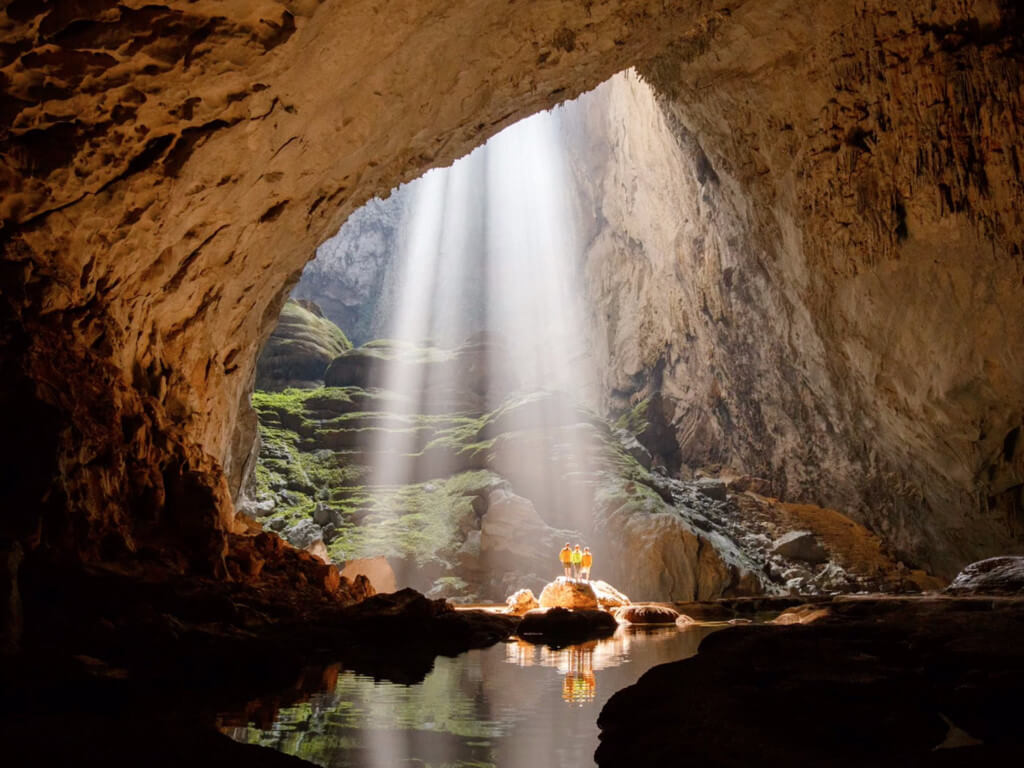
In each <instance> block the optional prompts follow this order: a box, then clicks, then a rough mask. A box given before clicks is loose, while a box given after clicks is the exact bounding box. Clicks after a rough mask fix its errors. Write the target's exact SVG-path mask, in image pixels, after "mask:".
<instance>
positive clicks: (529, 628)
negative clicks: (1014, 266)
mask: <svg viewBox="0 0 1024 768" xmlns="http://www.w3.org/2000/svg"><path fill="white" fill-rule="evenodd" d="M618 625H619V624H618V622H617V621H615V617H614V616H612V615H611V614H610V613H608V612H606V611H600V610H586V609H582V608H580V609H576V610H572V611H570V610H567V609H565V608H549V609H545V608H540V609H538V610H535V611H530V612H529V613H527V614H526V615H525V616H523V620H522V622H520V624H519V629H518V630H517V634H518V635H519V636H520V637H522V638H524V639H526V640H531V641H537V642H559V643H576V642H582V641H584V640H589V639H591V638H594V637H606V636H607V635H611V634H614V633H615V629H616V628H617V627H618Z"/></svg>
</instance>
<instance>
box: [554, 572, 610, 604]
mask: <svg viewBox="0 0 1024 768" xmlns="http://www.w3.org/2000/svg"><path fill="white" fill-rule="evenodd" d="M540 607H541V608H572V609H581V608H582V609H590V610H594V609H597V608H599V607H600V604H599V603H598V600H597V593H596V592H595V591H594V587H593V586H592V585H591V584H590V582H587V581H573V580H572V579H567V578H565V577H564V576H559V577H558V578H557V579H555V580H554V581H552V582H551V583H550V584H548V585H547V586H546V587H544V591H543V592H541V593H540Z"/></svg>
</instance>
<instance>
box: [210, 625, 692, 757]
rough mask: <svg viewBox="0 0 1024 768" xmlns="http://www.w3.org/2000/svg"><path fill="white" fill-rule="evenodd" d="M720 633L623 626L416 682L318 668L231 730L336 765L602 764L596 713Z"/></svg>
mask: <svg viewBox="0 0 1024 768" xmlns="http://www.w3.org/2000/svg"><path fill="white" fill-rule="evenodd" d="M710 631H712V630H710V629H708V628H704V627H693V628H690V629H688V630H686V631H679V630H677V629H676V628H674V627H667V628H657V629H646V630H644V629H640V628H636V627H622V628H620V629H619V630H618V631H617V632H616V633H615V635H613V636H612V637H610V638H606V639H603V640H592V641H590V642H587V643H581V644H579V645H572V646H568V647H566V648H550V647H548V646H543V645H533V644H531V643H527V642H524V641H521V640H520V641H514V642H510V643H507V644H503V645H502V644H499V645H496V646H493V647H491V648H487V649H484V650H478V651H470V652H468V653H464V654H462V655H460V656H458V657H456V658H454V659H448V658H439V659H438V660H437V663H436V665H435V667H434V670H433V671H432V672H431V673H430V674H429V675H428V676H427V678H426V679H425V680H424V681H423V682H422V683H420V684H418V685H411V686H405V685H398V684H395V683H387V682H378V681H374V680H373V679H372V678H369V677H365V676H363V675H357V674H355V673H353V672H345V671H340V670H338V668H336V667H334V668H329V669H328V670H326V671H324V670H319V672H318V674H320V675H323V678H322V690H321V691H320V692H319V693H316V694H314V695H312V696H310V697H308V698H307V700H305V701H304V702H302V703H300V704H297V705H295V706H291V707H287V708H284V709H281V710H279V711H278V710H268V709H267V708H266V707H262V708H261V706H260V704H259V703H258V702H255V703H254V704H253V706H252V707H250V709H249V710H247V711H246V712H244V713H235V714H233V715H225V716H224V717H223V718H222V725H223V730H224V731H225V733H227V734H228V735H230V736H231V737H232V738H234V739H237V740H239V741H244V742H249V743H253V744H260V745H262V746H266V747H271V748H273V749H277V750H280V751H282V752H286V753H288V754H291V755H296V756H298V757H302V758H303V759H305V760H309V761H311V762H314V763H317V764H318V765H323V766H331V768H334V767H335V766H336V767H337V768H343V767H345V768H347V767H350V766H351V767H355V766H358V767H359V768H363V767H364V766H365V767H367V768H371V767H372V768H391V767H392V766H403V765H416V766H424V767H426V766H430V767H431V768H440V767H441V766H444V767H445V768H447V767H449V766H467V767H468V766H473V767H474V768H483V767H484V766H502V768H516V767H517V766H526V767H528V768H540V766H565V767H566V768H570V767H575V766H580V765H593V754H594V750H595V749H596V748H597V734H598V731H597V716H598V713H600V711H601V708H602V707H603V706H604V704H605V702H606V701H607V700H608V698H609V697H610V696H611V695H612V694H613V693H614V692H615V691H617V690H619V689H621V688H624V687H625V686H627V685H630V684H632V683H633V682H635V681H636V679H637V678H638V677H640V675H642V674H643V673H644V672H645V671H647V670H648V669H649V668H650V667H652V666H654V665H656V664H661V663H664V662H667V661H673V660H676V659H683V658H686V657H688V656H692V655H693V654H695V653H696V651H697V646H698V644H699V643H700V641H701V639H703V638H704V637H705V636H707V634H708V632H710Z"/></svg>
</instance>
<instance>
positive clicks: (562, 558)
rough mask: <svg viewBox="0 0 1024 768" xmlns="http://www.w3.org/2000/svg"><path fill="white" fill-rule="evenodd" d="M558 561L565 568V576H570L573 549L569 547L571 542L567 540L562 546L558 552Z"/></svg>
mask: <svg viewBox="0 0 1024 768" xmlns="http://www.w3.org/2000/svg"><path fill="white" fill-rule="evenodd" d="M558 562H560V563H561V564H562V567H563V568H565V578H567V579H568V578H569V575H570V573H569V572H570V570H571V569H572V550H571V549H569V542H568V541H567V542H565V546H564V547H562V551H561V552H559V553H558Z"/></svg>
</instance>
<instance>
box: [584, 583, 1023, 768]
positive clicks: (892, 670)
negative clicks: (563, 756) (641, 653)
mask: <svg viewBox="0 0 1024 768" xmlns="http://www.w3.org/2000/svg"><path fill="white" fill-rule="evenodd" d="M827 614H828V615H826V616H821V617H819V618H818V619H817V621H815V622H814V623H811V624H804V625H801V626H756V625H755V626H746V627H731V628H729V629H726V630H723V631H721V632H716V633H714V634H713V635H710V636H708V637H706V638H705V639H704V640H703V641H702V643H701V646H700V653H699V654H697V655H696V656H694V657H692V658H690V659H687V660H685V661H679V662H674V663H671V664H663V665H661V666H657V667H654V668H652V669H651V670H649V671H648V672H646V673H645V674H644V675H643V676H642V677H641V678H640V680H639V681H638V682H637V683H636V684H635V685H633V686H630V687H628V688H625V689H624V690H622V691H619V692H618V693H616V694H615V695H614V696H612V698H611V699H610V700H609V701H608V703H607V704H606V705H605V707H604V709H603V710H602V711H601V714H600V717H599V718H598V725H599V727H600V728H601V744H600V746H599V747H598V750H597V753H596V755H595V759H596V762H597V764H598V765H599V766H623V765H635V764H637V763H638V762H639V763H643V764H651V765H658V764H666V765H672V764H675V763H676V762H678V756H679V755H680V754H685V755H687V760H688V762H692V763H693V764H709V765H716V766H726V767H730V766H749V765H764V766H785V765H793V764H794V762H797V763H800V762H806V763H810V764H823V763H824V764H827V765H833V766H840V767H841V768H846V767H847V766H849V768H854V766H863V765H879V766H886V768H888V767H889V766H892V767H893V768H895V767H896V766H906V765H936V766H939V765H955V766H964V767H965V768H966V766H973V765H983V764H987V763H989V762H990V761H993V762H995V763H997V764H998V763H1001V762H1002V763H1007V764H1009V763H1013V762H1017V761H1019V760H1020V758H1021V756H1022V755H1024V738H1022V735H1021V732H1020V730H1019V729H1017V728H1015V727H1013V722H1014V715H1013V714H1012V713H1014V712H1016V711H1017V704H1018V702H1019V698H1020V690H1021V686H1022V685H1024V664H1022V662H1024V649H1022V648H1021V646H1020V644H1018V643H1008V642H1006V638H1007V637H1016V636H1018V633H1019V632H1021V631H1022V630H1024V613H1022V612H1021V605H1020V601H1019V600H1017V601H1013V600H1007V601H993V600H991V598H989V599H984V598H978V599H971V598H938V599H936V598H902V599H889V600H886V599H884V598H882V599H878V598H862V599H856V598H844V599H840V600H837V601H835V602H833V603H832V604H831V605H830V606H829V607H828V609H827ZM791 615H792V614H791ZM752 659H756V663H754V664H752V663H751V660H752ZM937 670H941V673H936V671H937ZM795 723H799V724H800V729H799V737H798V738H796V737H794V733H793V726H794V724H795ZM958 732H959V733H961V734H967V735H969V736H970V740H969V741H968V740H964V739H963V738H961V739H960V740H959V741H958V740H957V739H956V738H953V737H954V736H955V735H956V734H957V733H958ZM865 734H871V735H870V738H867V737H865ZM956 747H961V748H956Z"/></svg>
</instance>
